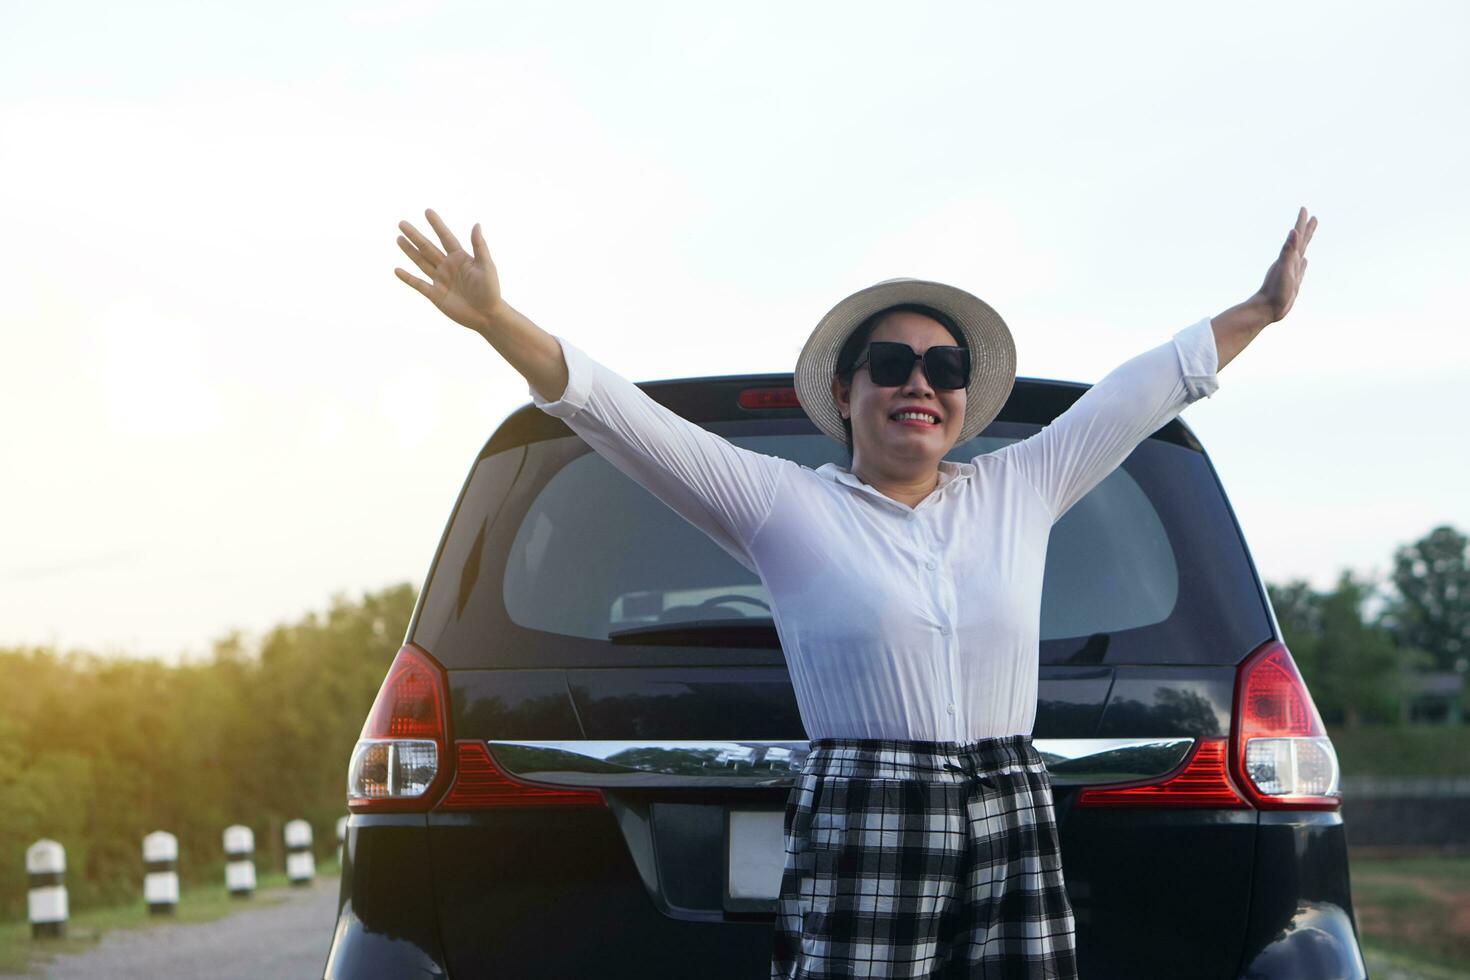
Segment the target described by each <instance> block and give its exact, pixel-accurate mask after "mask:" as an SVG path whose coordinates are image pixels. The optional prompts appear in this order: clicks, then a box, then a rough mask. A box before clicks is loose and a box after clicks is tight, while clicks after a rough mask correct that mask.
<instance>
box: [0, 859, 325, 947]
mask: <svg viewBox="0 0 1470 980" xmlns="http://www.w3.org/2000/svg"><path fill="white" fill-rule="evenodd" d="M339 870H340V869H339V868H338V866H337V862H336V860H335V859H333V860H328V861H322V862H319V863H318V864H317V869H316V873H317V876H318V877H332V876H335V875H336V874H338V872H339ZM290 887H291V886H290V882H288V881H287V880H286V875H285V873H284V872H281V871H258V872H257V877H256V890H255V895H254V896H252V897H251V898H249V899H239V898H235V897H233V896H231V895H230V893H229V891H228V890H226V888H225V886H224V883H223V882H219V883H218V884H213V885H197V886H194V887H190V888H181V889H180V891H179V904H178V908H177V910H176V911H175V913H174V914H173V915H151V914H149V912H148V906H147V904H146V903H145V902H144V901H143V897H142V896H141V895H139V896H138V900H137V901H136V902H132V903H129V904H127V905H119V906H113V907H110V908H95V909H85V910H82V911H78V912H73V913H72V915H71V918H69V919H68V920H67V923H66V938H64V939H32V938H31V926H30V923H29V922H3V923H0V974H16V973H19V974H25V973H28V972H31V971H32V970H37V969H39V968H40V967H41V966H43V965H44V961H45V960H46V959H48V958H49V957H51V956H53V955H56V954H58V953H84V952H86V951H87V950H89V949H91V948H92V947H93V946H95V945H96V944H97V941H98V940H99V939H101V938H102V936H103V935H104V934H106V933H108V932H111V931H113V930H115V929H146V928H148V927H149V926H156V925H162V924H165V923H169V922H190V923H193V922H213V921H215V920H216V919H222V918H224V917H225V916H227V915H231V914H233V913H235V912H244V911H245V910H247V909H258V908H264V907H267V906H270V905H276V904H278V903H280V902H282V901H284V900H285V896H286V893H287V892H288V891H289V889H290Z"/></svg>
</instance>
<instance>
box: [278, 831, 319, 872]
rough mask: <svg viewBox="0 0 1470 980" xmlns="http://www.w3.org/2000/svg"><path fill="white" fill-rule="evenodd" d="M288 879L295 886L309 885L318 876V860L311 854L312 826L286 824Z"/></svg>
mask: <svg viewBox="0 0 1470 980" xmlns="http://www.w3.org/2000/svg"><path fill="white" fill-rule="evenodd" d="M285 838H286V877H287V879H289V880H290V882H291V884H293V885H309V884H311V879H312V878H313V877H315V876H316V858H314V857H312V854H311V824H309V823H307V822H306V821H305V820H292V821H290V822H289V823H287V824H286V828H285Z"/></svg>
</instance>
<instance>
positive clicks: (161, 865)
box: [143, 830, 179, 915]
mask: <svg viewBox="0 0 1470 980" xmlns="http://www.w3.org/2000/svg"><path fill="white" fill-rule="evenodd" d="M143 868H144V874H143V901H145V902H147V903H148V911H149V913H150V914H152V915H173V914H174V912H175V911H176V910H177V909H178V906H179V839H178V838H177V837H175V836H174V835H173V834H170V833H169V832H168V831H166V830H155V831H154V832H153V833H151V834H149V835H148V836H147V837H144V838H143Z"/></svg>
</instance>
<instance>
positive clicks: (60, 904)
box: [26, 840, 68, 939]
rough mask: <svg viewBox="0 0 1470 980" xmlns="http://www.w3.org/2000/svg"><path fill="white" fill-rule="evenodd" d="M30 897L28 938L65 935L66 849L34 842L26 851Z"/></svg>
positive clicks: (66, 910) (49, 842)
mask: <svg viewBox="0 0 1470 980" xmlns="http://www.w3.org/2000/svg"><path fill="white" fill-rule="evenodd" d="M26 877H27V878H29V879H30V881H29V884H30V894H29V895H28V896H27V897H26V905H27V907H28V908H29V910H30V917H31V938H32V939H42V938H50V937H55V936H65V935H66V919H67V913H68V908H67V902H66V848H64V847H62V846H61V845H60V844H58V843H56V841H54V840H38V841H36V842H35V843H34V844H32V845H31V846H30V847H28V848H26Z"/></svg>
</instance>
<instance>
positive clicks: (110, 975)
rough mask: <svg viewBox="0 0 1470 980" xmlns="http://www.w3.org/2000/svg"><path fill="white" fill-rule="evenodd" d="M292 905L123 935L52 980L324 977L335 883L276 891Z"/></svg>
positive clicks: (46, 971) (67, 961)
mask: <svg viewBox="0 0 1470 980" xmlns="http://www.w3.org/2000/svg"><path fill="white" fill-rule="evenodd" d="M272 894H278V895H284V896H285V898H286V900H285V901H284V902H281V903H279V904H276V905H270V906H267V907H264V908H258V909H247V910H245V911H242V912H236V913H234V914H233V915H228V916H226V917H225V918H223V919H217V920H215V921H214V922H204V923H200V924H198V925H184V924H167V925H159V926H151V927H149V928H146V929H121V930H118V931H116V932H110V933H107V934H106V935H104V936H103V937H102V939H101V941H99V942H98V944H97V948H96V949H93V950H89V951H87V952H85V953H77V954H73V955H66V956H58V957H56V958H55V959H54V960H52V961H51V962H50V963H49V964H47V965H46V966H45V967H44V968H43V973H42V976H45V977H47V978H50V980H133V978H139V980H142V978H148V980H172V978H183V977H188V978H190V980H193V978H200V980H262V978H271V980H274V978H276V977H280V978H283V980H289V978H295V977H300V978H303V980H305V978H313V977H320V976H321V975H322V967H323V966H325V965H326V961H327V948H328V947H329V946H330V945H331V942H332V928H333V925H334V924H335V922H336V918H337V879H336V878H317V879H316V881H314V882H313V883H312V884H311V885H310V886H307V887H300V888H283V889H279V890H273V892H272Z"/></svg>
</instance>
